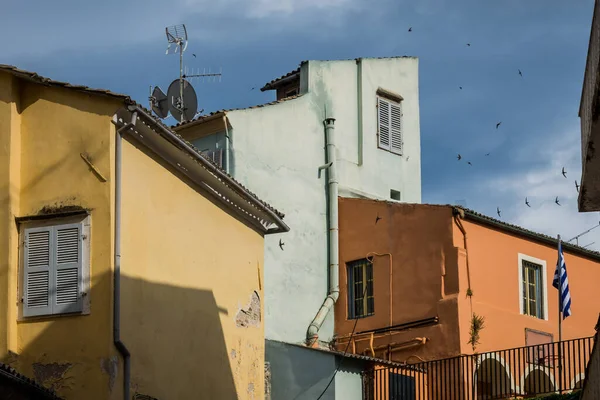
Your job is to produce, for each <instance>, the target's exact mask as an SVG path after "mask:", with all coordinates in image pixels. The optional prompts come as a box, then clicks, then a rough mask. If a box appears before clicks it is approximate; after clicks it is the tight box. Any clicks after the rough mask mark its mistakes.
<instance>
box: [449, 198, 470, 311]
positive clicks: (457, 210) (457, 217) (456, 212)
mask: <svg viewBox="0 0 600 400" xmlns="http://www.w3.org/2000/svg"><path fill="white" fill-rule="evenodd" d="M453 214H454V222H455V223H456V226H458V229H460V232H461V233H462V234H463V243H464V246H465V259H466V263H467V286H468V288H467V296H468V297H469V299H470V298H471V297H472V296H473V290H472V289H471V270H470V268H469V249H468V248H467V231H466V230H465V227H464V226H463V224H462V221H461V219H463V218H464V217H465V212H464V211H463V210H462V209H460V208H455V209H454V210H453Z"/></svg>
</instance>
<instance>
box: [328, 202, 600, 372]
mask: <svg viewBox="0 0 600 400" xmlns="http://www.w3.org/2000/svg"><path fill="white" fill-rule="evenodd" d="M339 203H340V298H339V300H338V302H337V304H336V313H335V318H336V319H335V324H336V326H335V332H336V336H337V337H338V347H339V348H342V349H345V347H346V343H347V339H345V338H344V336H346V337H347V336H348V335H349V334H350V333H351V332H352V330H353V327H354V323H355V322H356V320H350V319H348V291H347V283H348V280H347V279H348V278H347V273H346V263H347V262H349V261H353V260H356V259H360V258H365V256H366V255H367V254H368V253H369V252H378V253H391V254H392V256H393V272H392V293H393V296H392V310H393V312H392V318H391V322H390V295H389V294H390V285H389V283H390V271H389V256H380V257H379V256H376V257H375V258H374V260H373V261H374V271H373V272H374V293H375V313H374V315H372V316H370V317H366V318H362V319H359V320H358V322H357V325H356V329H355V331H356V332H363V331H368V330H374V329H379V328H385V327H388V326H390V325H396V324H401V323H406V322H410V321H415V320H420V319H424V318H429V317H435V316H437V317H439V323H438V324H433V325H430V326H426V327H421V328H415V329H410V330H407V331H402V332H398V333H396V334H393V335H390V334H381V335H377V334H376V335H374V338H373V344H372V346H373V348H375V349H377V348H378V347H379V348H381V347H383V348H382V349H381V350H376V351H375V356H377V357H386V358H390V357H389V356H388V354H387V352H386V349H385V346H386V345H388V344H390V343H392V344H393V346H400V347H401V343H403V342H406V341H410V340H412V339H414V338H423V337H426V338H427V339H428V341H427V342H426V343H425V344H420V345H417V344H416V343H414V346H410V347H408V348H406V349H403V350H402V349H401V350H400V351H396V352H393V353H392V357H391V359H393V360H398V361H401V360H406V359H408V358H409V357H411V356H418V357H421V358H422V359H439V358H443V357H449V356H453V355H458V354H470V353H473V349H472V347H471V345H469V344H468V341H469V328H470V319H471V315H472V312H474V313H476V314H478V315H481V316H483V317H484V318H485V328H484V329H483V330H482V331H481V334H480V344H479V345H478V346H477V348H476V351H477V352H478V353H482V352H486V351H492V350H500V349H505V348H513V347H520V346H525V345H526V342H525V330H526V329H533V330H536V331H541V332H546V333H550V334H553V335H554V339H555V340H557V339H558V322H557V321H558V319H557V302H558V298H557V291H556V289H554V288H553V287H552V278H553V275H554V268H555V265H556V258H557V250H556V248H555V247H554V246H551V245H545V244H541V243H538V242H536V241H533V240H532V239H531V238H527V237H524V236H516V235H514V234H509V233H506V232H505V231H501V230H500V229H499V228H494V227H492V226H490V225H482V224H479V223H475V222H473V221H471V220H469V219H468V218H467V219H466V220H462V224H463V226H464V228H465V230H466V232H467V250H465V248H464V237H463V234H462V232H461V231H460V230H459V228H458V226H457V225H456V223H455V221H454V218H453V215H452V208H451V207H448V206H431V205H416V204H399V203H391V202H380V201H373V200H364V199H344V198H341V199H340V200H339ZM378 215H379V217H380V218H381V219H380V220H379V221H378V222H377V223H375V220H376V218H377V216H378ZM519 254H522V255H524V256H527V257H533V258H535V259H538V260H541V261H545V263H546V282H545V284H546V294H547V310H546V315H547V320H546V319H538V318H534V317H530V316H526V315H522V314H521V312H520V308H519V304H520V290H521V286H520V285H521V284H520V282H519V266H520V264H519ZM467 257H468V261H469V273H467ZM565 259H566V263H567V270H568V274H569V283H570V289H571V295H572V298H573V300H572V301H573V304H572V312H573V315H572V316H571V317H570V318H567V319H566V320H565V321H564V323H563V340H567V339H573V338H578V337H586V336H591V335H592V334H593V333H594V331H593V327H594V324H595V322H596V321H597V318H598V312H599V311H600V300H599V299H598V298H597V296H593V294H594V293H595V291H596V290H597V289H596V288H597V286H598V284H597V283H598V282H600V258H599V259H598V260H594V259H591V258H589V257H587V258H586V257H585V256H583V255H581V254H574V253H572V252H569V251H565ZM468 275H470V276H468ZM469 278H470V286H471V289H472V291H473V296H472V298H471V299H469V298H468V297H467V289H468V287H469V283H468V282H469ZM354 337H355V338H356V340H355V342H354V344H352V343H351V345H350V346H349V351H356V352H357V353H365V354H368V355H373V354H372V353H371V351H370V350H369V349H370V346H371V345H370V343H369V342H370V334H366V335H365V334H363V335H355V336H354ZM416 360H417V359H415V361H416Z"/></svg>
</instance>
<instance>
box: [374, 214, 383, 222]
mask: <svg viewBox="0 0 600 400" xmlns="http://www.w3.org/2000/svg"><path fill="white" fill-rule="evenodd" d="M380 219H382V218H381V217H380V216H379V214H377V218H375V223H378V222H379V220H380Z"/></svg>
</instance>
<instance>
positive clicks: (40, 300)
mask: <svg viewBox="0 0 600 400" xmlns="http://www.w3.org/2000/svg"><path fill="white" fill-rule="evenodd" d="M51 232H52V228H32V229H28V230H27V231H26V232H25V249H24V279H23V280H24V284H25V292H24V296H23V297H24V298H23V303H24V307H23V316H25V317H30V316H36V315H45V314H51V313H52V303H51V300H50V263H51V262H50V259H51V248H52V245H51Z"/></svg>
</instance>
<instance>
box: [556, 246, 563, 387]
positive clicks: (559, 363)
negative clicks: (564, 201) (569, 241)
mask: <svg viewBox="0 0 600 400" xmlns="http://www.w3.org/2000/svg"><path fill="white" fill-rule="evenodd" d="M560 244H561V240H560V235H558V259H560ZM557 265H558V261H557ZM556 268H558V276H559V289H558V291H557V296H558V393H559V394H562V312H561V309H562V300H561V295H560V274H561V272H562V271H561V270H560V268H561V266H560V265H558V266H557V267H556Z"/></svg>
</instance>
